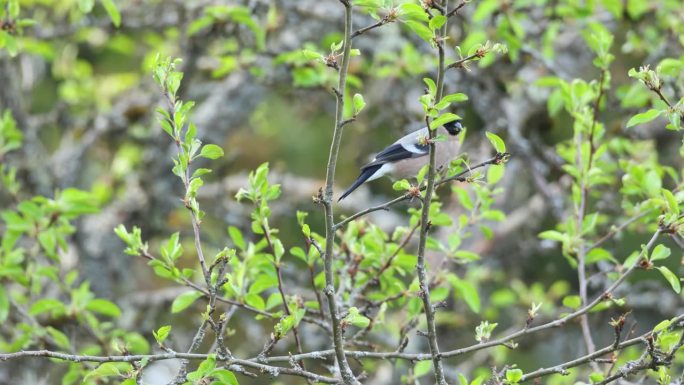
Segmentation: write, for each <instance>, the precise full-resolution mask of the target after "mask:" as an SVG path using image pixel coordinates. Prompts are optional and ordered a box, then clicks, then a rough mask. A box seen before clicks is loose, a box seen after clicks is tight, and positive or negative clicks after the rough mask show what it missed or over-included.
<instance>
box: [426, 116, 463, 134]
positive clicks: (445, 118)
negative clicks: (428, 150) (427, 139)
mask: <svg viewBox="0 0 684 385" xmlns="http://www.w3.org/2000/svg"><path fill="white" fill-rule="evenodd" d="M459 119H461V117H460V116H458V115H456V114H452V113H451V112H447V113H444V114H442V115H440V116H439V117H438V118H437V119H435V120H433V121H432V122H430V129H431V130H434V129H436V128H437V127H441V126H443V125H445V124H447V123H449V122H453V121H454V120H459Z"/></svg>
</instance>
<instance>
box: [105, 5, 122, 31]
mask: <svg viewBox="0 0 684 385" xmlns="http://www.w3.org/2000/svg"><path fill="white" fill-rule="evenodd" d="M102 6H104V8H105V10H106V11H107V14H108V15H109V18H110V19H112V24H114V26H115V27H117V28H119V27H120V26H121V13H119V9H118V8H116V4H114V1H112V0H102Z"/></svg>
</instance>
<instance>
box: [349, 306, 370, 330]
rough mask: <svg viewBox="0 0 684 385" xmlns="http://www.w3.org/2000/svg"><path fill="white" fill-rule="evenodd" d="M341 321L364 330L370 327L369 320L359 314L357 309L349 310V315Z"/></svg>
mask: <svg viewBox="0 0 684 385" xmlns="http://www.w3.org/2000/svg"><path fill="white" fill-rule="evenodd" d="M343 321H344V322H345V323H347V324H352V325H354V326H356V327H359V328H362V329H365V328H367V327H368V325H370V319H368V318H367V317H365V316H364V315H362V314H361V313H359V309H358V308H356V307H351V308H349V314H347V316H346V317H344V319H343Z"/></svg>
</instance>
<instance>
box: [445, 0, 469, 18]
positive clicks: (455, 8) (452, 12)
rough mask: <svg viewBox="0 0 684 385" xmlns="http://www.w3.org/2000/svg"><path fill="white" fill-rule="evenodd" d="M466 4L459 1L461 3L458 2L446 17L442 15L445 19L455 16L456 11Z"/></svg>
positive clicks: (462, 0)
mask: <svg viewBox="0 0 684 385" xmlns="http://www.w3.org/2000/svg"><path fill="white" fill-rule="evenodd" d="M467 3H468V2H467V1H466V0H461V2H460V3H459V4H458V5H457V6H456V7H454V9H452V10H451V11H449V12H447V13H446V15H444V16H446V17H451V16H454V15H455V14H457V13H458V11H459V10H460V9H461V8H463V7H464V6H465V5H466V4H467Z"/></svg>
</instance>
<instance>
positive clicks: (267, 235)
mask: <svg viewBox="0 0 684 385" xmlns="http://www.w3.org/2000/svg"><path fill="white" fill-rule="evenodd" d="M261 230H262V231H263V232H264V237H265V238H266V243H267V244H268V248H269V250H270V252H271V255H272V256H273V267H274V268H275V271H276V277H277V278H278V292H279V293H280V298H281V300H282V301H283V309H285V314H286V315H288V316H289V315H291V314H292V312H291V311H290V305H289V304H288V303H287V298H286V297H285V290H284V289H283V274H282V270H281V268H280V262H279V261H277V260H276V252H275V248H274V247H273V241H272V240H271V229H270V228H269V227H268V225H263V224H262V225H261ZM292 333H293V334H294V339H295V343H296V345H297V352H298V353H302V351H303V350H302V342H301V341H300V339H299V327H297V326H294V327H293V328H292ZM299 366H300V367H301V368H302V369H304V370H306V367H305V366H304V361H299Z"/></svg>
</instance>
